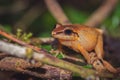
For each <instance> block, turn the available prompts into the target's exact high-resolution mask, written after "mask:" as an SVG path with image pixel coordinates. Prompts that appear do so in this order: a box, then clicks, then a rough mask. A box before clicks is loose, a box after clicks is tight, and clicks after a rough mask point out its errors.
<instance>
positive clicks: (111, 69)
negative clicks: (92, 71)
mask: <svg viewBox="0 0 120 80" xmlns="http://www.w3.org/2000/svg"><path fill="white" fill-rule="evenodd" d="M102 61H103V64H104V66H105V68H106V69H107V70H109V71H110V72H112V73H117V72H118V71H117V69H115V68H114V67H113V66H112V65H111V64H110V63H108V62H107V61H105V60H102Z"/></svg>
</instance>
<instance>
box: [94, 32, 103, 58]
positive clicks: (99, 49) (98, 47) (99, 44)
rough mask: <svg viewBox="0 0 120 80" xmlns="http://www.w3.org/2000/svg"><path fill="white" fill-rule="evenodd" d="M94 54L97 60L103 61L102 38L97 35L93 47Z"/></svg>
mask: <svg viewBox="0 0 120 80" xmlns="http://www.w3.org/2000/svg"><path fill="white" fill-rule="evenodd" d="M95 53H96V54H97V56H98V58H99V59H103V57H104V50H103V38H102V35H101V34H99V35H98V39H97V43H96V47H95Z"/></svg>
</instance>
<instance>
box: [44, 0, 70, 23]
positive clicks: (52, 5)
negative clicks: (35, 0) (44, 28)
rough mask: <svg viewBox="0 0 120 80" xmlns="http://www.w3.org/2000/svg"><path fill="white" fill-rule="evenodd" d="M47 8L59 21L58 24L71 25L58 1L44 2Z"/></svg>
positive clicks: (47, 0) (49, 0)
mask: <svg viewBox="0 0 120 80" xmlns="http://www.w3.org/2000/svg"><path fill="white" fill-rule="evenodd" d="M44 1H45V3H46V5H47V8H48V9H49V11H50V12H51V13H52V15H53V16H54V18H55V19H56V20H57V22H58V23H61V24H71V22H70V21H69V19H68V18H67V16H66V15H65V14H64V12H63V10H62V8H61V7H60V5H59V4H58V2H57V1H56V0H44Z"/></svg>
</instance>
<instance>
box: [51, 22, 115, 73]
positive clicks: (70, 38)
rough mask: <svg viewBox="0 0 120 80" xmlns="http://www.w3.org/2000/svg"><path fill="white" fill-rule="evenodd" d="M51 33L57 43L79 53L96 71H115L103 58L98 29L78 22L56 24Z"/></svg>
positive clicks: (100, 36)
mask: <svg viewBox="0 0 120 80" xmlns="http://www.w3.org/2000/svg"><path fill="white" fill-rule="evenodd" d="M51 35H52V36H53V37H54V38H55V39H57V41H58V42H59V45H63V46H66V47H68V48H70V49H72V50H74V51H76V52H78V53H80V54H81V55H82V56H83V57H84V58H85V60H86V62H87V63H88V64H91V65H92V66H93V67H94V68H95V69H96V70H97V71H98V72H103V71H109V72H111V73H117V69H116V68H114V67H113V66H112V65H111V64H110V63H109V62H108V61H106V60H104V59H103V58H104V49H103V35H102V33H101V30H100V29H98V28H93V27H89V26H86V25H80V24H66V25H62V24H56V26H55V28H54V29H53V30H52V32H51Z"/></svg>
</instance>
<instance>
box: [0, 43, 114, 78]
mask: <svg viewBox="0 0 120 80" xmlns="http://www.w3.org/2000/svg"><path fill="white" fill-rule="evenodd" d="M26 49H27V48H26V47H21V46H18V45H14V44H10V43H6V42H4V41H0V51H2V52H5V53H7V54H10V55H14V56H17V57H21V58H25V57H27V56H26ZM32 58H33V59H34V60H37V61H41V62H43V63H46V64H50V65H54V66H58V67H60V68H64V69H67V70H70V71H72V72H75V73H78V74H79V75H80V76H81V77H82V78H87V77H89V76H91V75H99V76H101V77H113V75H112V74H110V73H96V72H95V71H94V70H92V69H86V68H83V67H81V66H77V65H74V64H72V63H69V62H66V61H63V60H60V59H57V58H55V57H53V56H51V55H50V54H49V53H47V52H46V51H43V50H41V51H37V52H33V56H32Z"/></svg>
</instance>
